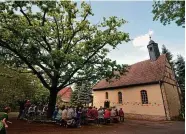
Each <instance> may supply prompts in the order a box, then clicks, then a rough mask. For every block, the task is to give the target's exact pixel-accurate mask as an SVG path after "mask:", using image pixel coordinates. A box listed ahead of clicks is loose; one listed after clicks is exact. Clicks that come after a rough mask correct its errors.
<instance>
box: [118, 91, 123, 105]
mask: <svg viewBox="0 0 186 134" xmlns="http://www.w3.org/2000/svg"><path fill="white" fill-rule="evenodd" d="M122 101H123V100H122V93H121V92H118V102H119V104H122Z"/></svg>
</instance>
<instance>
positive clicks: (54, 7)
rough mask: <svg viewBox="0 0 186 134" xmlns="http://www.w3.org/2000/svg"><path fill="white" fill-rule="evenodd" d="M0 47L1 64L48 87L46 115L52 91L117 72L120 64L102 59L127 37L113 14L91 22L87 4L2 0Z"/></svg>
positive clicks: (122, 67) (53, 97)
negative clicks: (18, 70) (33, 77)
mask: <svg viewBox="0 0 186 134" xmlns="http://www.w3.org/2000/svg"><path fill="white" fill-rule="evenodd" d="M0 10H1V12H0V50H1V55H3V56H4V58H3V59H4V63H5V64H9V65H10V66H11V67H14V68H22V69H26V70H28V71H30V72H32V73H33V74H35V75H36V76H37V77H38V78H39V80H40V81H41V83H42V84H43V85H44V87H45V88H47V89H49V90H50V99H49V114H48V116H51V115H52V112H53V110H54V106H55V103H56V96H57V92H58V91H59V90H61V89H62V88H64V87H66V86H68V85H70V84H72V83H76V82H78V81H82V80H85V79H86V80H90V79H91V80H92V79H101V78H103V77H107V78H111V77H118V76H117V75H114V73H113V72H114V71H119V72H120V73H123V72H124V71H125V69H126V66H125V65H118V64H116V61H112V60H110V59H109V58H107V53H108V52H109V49H108V48H106V47H105V46H106V45H107V46H111V47H112V48H115V47H116V46H117V45H118V44H121V43H123V42H128V41H129V34H128V33H125V32H123V31H121V30H119V28H120V27H121V26H122V25H123V24H125V23H126V21H125V20H124V19H119V18H117V17H116V16H112V17H109V18H108V19H107V18H103V20H102V22H100V23H98V24H92V23H91V22H90V21H89V19H88V18H89V17H91V16H93V15H94V14H93V12H92V10H91V7H90V5H89V4H87V3H86V2H81V4H80V5H77V3H76V2H73V1H13V2H11V1H8V2H3V3H1V5H0Z"/></svg>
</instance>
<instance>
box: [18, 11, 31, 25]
mask: <svg viewBox="0 0 186 134" xmlns="http://www.w3.org/2000/svg"><path fill="white" fill-rule="evenodd" d="M20 12H21V13H22V14H23V15H24V16H25V18H26V19H27V21H28V24H29V25H30V26H32V23H31V21H30V19H29V18H28V16H27V15H26V14H25V12H24V11H23V9H22V7H20Z"/></svg>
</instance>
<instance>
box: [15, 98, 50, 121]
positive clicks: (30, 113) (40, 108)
mask: <svg viewBox="0 0 186 134" xmlns="http://www.w3.org/2000/svg"><path fill="white" fill-rule="evenodd" d="M47 109H48V106H47V105H42V104H38V105H36V104H31V102H30V100H27V101H26V102H25V103H22V104H21V105H20V110H19V115H18V119H23V118H30V117H34V116H37V115H45V114H46V113H47Z"/></svg>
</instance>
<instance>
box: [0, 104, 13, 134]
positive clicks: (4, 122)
mask: <svg viewBox="0 0 186 134" xmlns="http://www.w3.org/2000/svg"><path fill="white" fill-rule="evenodd" d="M10 112H11V109H10V107H6V108H5V109H4V114H3V115H2V117H0V121H1V129H0V134H6V128H8V125H7V123H11V124H12V122H10V121H8V114H9V113H10Z"/></svg>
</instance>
